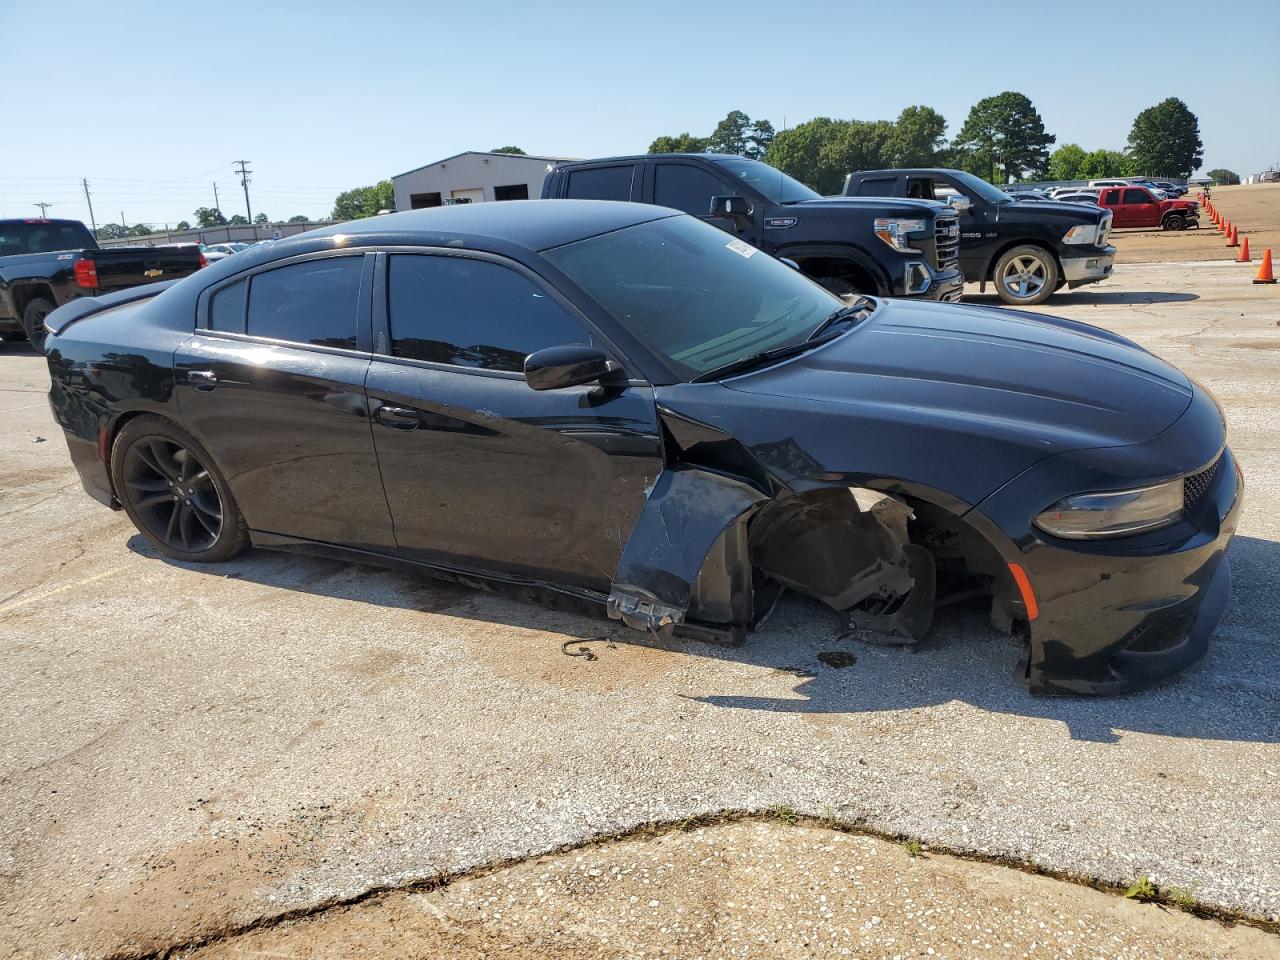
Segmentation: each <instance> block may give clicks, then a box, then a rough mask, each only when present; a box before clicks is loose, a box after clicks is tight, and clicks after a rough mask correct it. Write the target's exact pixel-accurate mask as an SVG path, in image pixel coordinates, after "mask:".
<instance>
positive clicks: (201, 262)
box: [200, 250, 209, 267]
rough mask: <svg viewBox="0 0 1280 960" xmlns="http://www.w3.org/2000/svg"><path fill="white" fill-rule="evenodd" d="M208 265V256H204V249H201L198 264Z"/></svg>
mask: <svg viewBox="0 0 1280 960" xmlns="http://www.w3.org/2000/svg"><path fill="white" fill-rule="evenodd" d="M208 265H209V258H208V257H206V256H205V255H204V251H203V250H201V251H200V266H202V267H207V266H208Z"/></svg>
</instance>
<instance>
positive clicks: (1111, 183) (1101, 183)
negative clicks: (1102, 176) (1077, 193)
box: [1089, 178, 1129, 187]
mask: <svg viewBox="0 0 1280 960" xmlns="http://www.w3.org/2000/svg"><path fill="white" fill-rule="evenodd" d="M1128 185H1129V181H1128V180H1123V179H1119V178H1113V179H1111V180H1090V181H1089V186H1090V187H1127V186H1128Z"/></svg>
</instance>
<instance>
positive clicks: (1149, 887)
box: [1124, 874, 1156, 900]
mask: <svg viewBox="0 0 1280 960" xmlns="http://www.w3.org/2000/svg"><path fill="white" fill-rule="evenodd" d="M1124 895H1125V896H1126V897H1128V898H1129V899H1130V900H1154V899H1155V898H1156V885H1155V884H1154V883H1152V882H1151V878H1150V877H1148V876H1146V875H1145V874H1144V875H1143V876H1141V877H1139V878H1138V879H1137V880H1135V881H1133V883H1132V884H1131V885H1130V886H1129V889H1128V890H1126V891H1125V892H1124Z"/></svg>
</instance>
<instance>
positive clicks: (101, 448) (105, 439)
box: [98, 427, 111, 463]
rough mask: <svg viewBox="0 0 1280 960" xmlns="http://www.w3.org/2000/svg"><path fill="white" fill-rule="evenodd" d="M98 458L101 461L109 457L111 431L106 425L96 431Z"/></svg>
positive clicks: (104, 461) (105, 460)
mask: <svg viewBox="0 0 1280 960" xmlns="http://www.w3.org/2000/svg"><path fill="white" fill-rule="evenodd" d="M98 459H99V460H101V461H102V462H103V463H106V462H107V461H108V460H110V459H111V431H110V430H108V429H107V428H106V427H103V428H102V429H101V430H99V431H98Z"/></svg>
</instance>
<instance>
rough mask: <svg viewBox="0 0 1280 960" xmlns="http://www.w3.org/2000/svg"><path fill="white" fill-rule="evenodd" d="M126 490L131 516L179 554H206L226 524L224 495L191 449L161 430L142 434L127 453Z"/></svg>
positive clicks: (124, 474) (125, 465)
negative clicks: (161, 432) (162, 433)
mask: <svg viewBox="0 0 1280 960" xmlns="http://www.w3.org/2000/svg"><path fill="white" fill-rule="evenodd" d="M121 467H122V479H123V481H124V484H123V487H124V489H123V490H120V491H118V493H119V494H120V495H121V496H123V497H124V498H126V499H127V500H128V504H129V507H130V508H131V509H130V510H129V513H130V515H131V516H132V517H133V518H134V519H135V521H136V522H137V523H138V524H139V525H140V526H143V527H145V530H146V532H148V533H150V534H151V535H152V537H154V538H155V539H156V540H158V541H159V542H160V543H162V544H163V545H164V546H166V547H168V548H169V549H170V550H172V551H173V552H174V553H177V554H193V553H204V552H205V551H207V550H211V549H212V548H213V546H214V545H215V544H216V543H217V542H218V537H219V536H221V534H222V527H223V512H224V511H223V504H222V497H221V496H220V495H219V493H218V488H217V485H216V484H215V483H214V482H213V477H212V475H211V474H210V473H209V470H208V468H207V467H206V466H205V465H204V464H203V463H201V462H200V460H199V458H198V457H197V456H196V455H195V454H194V453H192V452H191V450H189V449H187V448H186V447H184V446H182V445H181V444H180V443H178V442H177V441H175V440H173V439H171V438H169V437H163V436H159V435H155V434H153V435H150V436H144V437H139V438H137V439H136V440H134V441H133V442H132V443H131V444H130V445H129V447H128V449H127V450H125V452H124V462H123V463H122V465H121Z"/></svg>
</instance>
